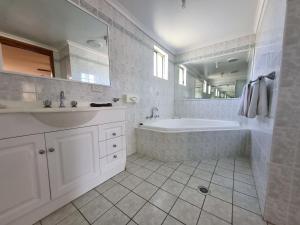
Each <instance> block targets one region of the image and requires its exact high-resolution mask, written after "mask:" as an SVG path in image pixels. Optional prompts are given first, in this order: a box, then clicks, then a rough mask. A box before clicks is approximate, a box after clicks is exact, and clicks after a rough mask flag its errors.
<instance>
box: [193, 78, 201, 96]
mask: <svg viewBox="0 0 300 225" xmlns="http://www.w3.org/2000/svg"><path fill="white" fill-rule="evenodd" d="M202 89H203V82H202V81H200V80H195V98H202V93H203V90H202Z"/></svg>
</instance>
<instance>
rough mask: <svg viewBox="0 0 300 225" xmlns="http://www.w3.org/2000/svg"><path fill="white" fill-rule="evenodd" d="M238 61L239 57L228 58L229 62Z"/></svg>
mask: <svg viewBox="0 0 300 225" xmlns="http://www.w3.org/2000/svg"><path fill="white" fill-rule="evenodd" d="M236 61H239V59H237V58H229V59H227V62H229V63H233V62H236Z"/></svg>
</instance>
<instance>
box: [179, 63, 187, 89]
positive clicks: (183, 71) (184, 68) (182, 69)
mask: <svg viewBox="0 0 300 225" xmlns="http://www.w3.org/2000/svg"><path fill="white" fill-rule="evenodd" d="M178 71H179V72H178V84H179V85H182V86H186V85H187V77H186V73H187V69H186V67H185V66H184V65H179V69H178ZM181 71H182V78H181V74H180V72H181ZM181 81H182V82H181Z"/></svg>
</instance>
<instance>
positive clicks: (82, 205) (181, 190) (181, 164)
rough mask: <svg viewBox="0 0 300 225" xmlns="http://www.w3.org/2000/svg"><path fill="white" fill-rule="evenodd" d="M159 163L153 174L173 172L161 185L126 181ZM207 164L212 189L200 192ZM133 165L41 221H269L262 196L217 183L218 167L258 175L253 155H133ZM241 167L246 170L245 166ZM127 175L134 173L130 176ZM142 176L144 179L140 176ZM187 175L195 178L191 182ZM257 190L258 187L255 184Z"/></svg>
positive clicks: (248, 224) (199, 224)
mask: <svg viewBox="0 0 300 225" xmlns="http://www.w3.org/2000/svg"><path fill="white" fill-rule="evenodd" d="M141 161H143V162H144V164H141ZM153 164H159V167H158V168H153V169H152V170H151V175H150V176H152V175H154V174H158V173H159V172H161V171H168V170H167V169H166V168H169V169H170V171H171V173H168V174H165V175H161V176H163V177H164V178H165V179H164V181H163V182H162V183H161V184H158V185H154V184H151V183H149V182H148V179H149V178H147V179H146V178H143V179H141V183H140V184H139V185H138V186H137V187H136V188H134V189H128V188H127V186H124V185H123V184H124V183H126V181H127V180H128V179H129V177H135V175H134V174H136V173H137V174H140V173H143V172H139V171H145V169H147V168H148V167H149V166H148V165H153ZM132 165H135V166H132ZM205 166H211V167H213V170H212V172H211V173H210V174H211V176H210V178H209V177H205V179H206V181H205V182H206V183H207V187H208V188H209V190H210V191H209V193H208V194H207V195H204V194H202V193H201V192H200V191H199V190H198V186H199V185H202V183H201V180H202V179H201V178H196V177H195V176H199V174H201V172H200V171H203V173H206V172H205V170H202V168H205ZM127 167H130V168H133V167H135V168H136V170H135V171H134V172H135V173H132V172H127V171H125V172H122V173H120V174H118V175H116V176H115V177H114V178H112V179H110V180H108V181H107V182H105V183H104V184H101V185H100V186H99V187H97V188H95V189H94V190H92V191H90V192H88V193H86V194H84V195H83V196H81V197H79V198H78V199H76V200H74V201H73V202H72V203H70V204H68V205H66V206H65V207H62V208H61V209H59V210H57V211H56V212H54V213H53V214H51V215H50V216H48V217H46V218H44V219H43V220H42V221H41V222H42V223H40V222H38V223H37V224H39V225H40V224H44V223H45V222H47V224H52V225H54V224H60V225H62V224H72V225H82V224H95V225H100V224H101V225H111V224H116V225H126V224H130V225H131V224H133V225H145V224H146V225H148V224H150V225H177V224H178V225H183V224H187V225H230V224H231V225H241V224H243V225H267V224H266V222H264V221H263V220H262V216H261V213H260V210H259V206H258V205H259V204H258V199H257V198H255V197H251V196H249V195H248V194H247V193H246V194H243V193H241V192H239V191H238V190H235V188H234V187H233V186H231V188H228V187H226V185H225V184H224V183H221V184H216V183H215V181H214V180H213V177H214V176H216V175H217V174H216V171H217V170H218V171H219V172H220V173H222V174H223V172H222V171H226V172H227V171H228V168H230V171H232V173H233V174H236V173H238V172H243V173H244V175H246V174H247V176H249V177H252V174H251V169H250V167H249V160H248V159H247V158H236V159H234V158H222V159H220V160H207V161H203V162H202V161H195V160H193V161H178V162H164V161H158V160H155V159H152V158H149V157H147V156H144V155H140V154H134V155H131V156H129V157H128V160H127V166H126V168H127ZM224 167H226V168H227V169H225V168H224ZM241 167H242V168H243V171H241V170H240V169H239V168H241ZM188 168H189V169H188ZM237 170H238V171H237ZM226 172H225V174H226ZM124 173H125V174H126V175H128V176H124ZM163 173H164V172H163ZM176 173H180V174H182V176H181V178H183V179H182V180H180V181H177V180H174V178H175V177H176V176H175V177H174V176H173V175H174V174H176ZM249 174H250V175H249ZM218 176H219V175H218ZM120 177H123V179H120ZM224 178H225V177H224ZM136 179H137V180H139V178H138V177H136ZM175 179H176V178H175ZM186 179H187V180H188V181H189V182H188V183H187V184H186V182H185V180H186ZM227 179H228V178H227ZM116 180H117V181H116ZM130 180H132V179H130ZM192 180H194V181H195V180H197V182H196V183H195V185H194V186H189V184H190V182H191V181H192ZM228 180H230V181H231V183H232V184H234V183H236V182H239V181H237V180H236V179H235V177H234V176H232V177H231V178H230V179H228ZM245 184H246V183H245ZM246 185H248V184H246ZM252 189H253V190H255V186H254V185H252ZM116 190H122V191H117V192H118V194H117V192H116ZM124 190H126V191H124ZM112 193H115V194H114V195H112ZM120 193H122V195H120ZM116 196H117V197H118V198H116ZM232 199H233V201H232ZM100 203H101V204H100ZM45 224H46V223H45Z"/></svg>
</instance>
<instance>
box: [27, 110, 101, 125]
mask: <svg viewBox="0 0 300 225" xmlns="http://www.w3.org/2000/svg"><path fill="white" fill-rule="evenodd" d="M31 114H32V115H33V117H34V118H36V119H37V120H38V121H40V122H42V123H44V124H46V125H49V126H52V127H60V128H62V127H74V126H80V125H82V124H85V123H87V122H89V121H91V120H92V119H93V118H94V117H95V116H96V115H97V111H96V110H93V111H60V112H59V111H55V112H47V113H46V112H32V113H31Z"/></svg>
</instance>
